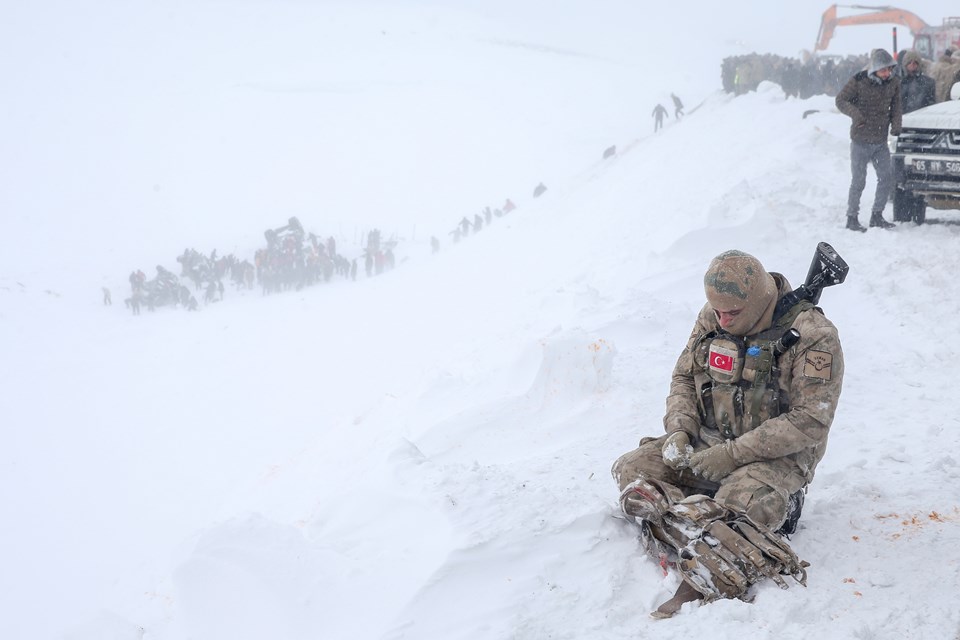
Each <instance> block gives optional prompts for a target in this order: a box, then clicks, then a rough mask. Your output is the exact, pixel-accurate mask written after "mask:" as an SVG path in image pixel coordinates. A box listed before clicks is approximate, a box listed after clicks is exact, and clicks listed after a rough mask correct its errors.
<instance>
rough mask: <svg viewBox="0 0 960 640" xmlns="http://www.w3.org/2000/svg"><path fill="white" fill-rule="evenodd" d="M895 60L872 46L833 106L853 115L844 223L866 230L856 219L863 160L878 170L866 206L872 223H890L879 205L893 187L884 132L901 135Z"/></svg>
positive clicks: (864, 173)
mask: <svg viewBox="0 0 960 640" xmlns="http://www.w3.org/2000/svg"><path fill="white" fill-rule="evenodd" d="M896 66H897V63H896V62H895V61H894V59H893V56H891V55H890V54H889V53H887V52H886V51H885V50H883V49H874V50H873V51H871V52H870V62H869V63H868V65H867V68H866V69H864V70H863V71H860V72H859V73H857V74H855V75H854V76H853V77H852V78H850V80H849V81H848V82H847V84H846V85H845V86H844V87H843V89H841V90H840V93H839V94H837V100H836V104H837V109H839V110H840V111H841V112H842V113H845V114H847V115H848V116H850V118H851V119H852V120H853V123H852V124H851V125H850V168H851V173H852V174H853V176H852V180H851V181H850V192H849V194H848V197H847V229H850V230H852V231H866V229H865V228H864V227H863V226H862V225H861V224H860V220H859V219H858V217H859V214H860V196H861V195H863V189H864V187H865V186H866V184H867V165H868V164H872V165H873V169H874V171H876V173H877V191H876V194H875V195H874V199H873V207H872V208H871V210H870V226H871V227H879V228H881V229H888V228H890V227H892V226H894V225H893V223H891V222H887V221H886V220H884V219H883V208H884V207H885V206H886V205H887V198H888V197H889V196H890V191H891V190H892V188H893V169H892V166H891V163H890V149H889V148H888V147H887V134H888V132H889V133H892V134H893V135H895V136H897V135H900V125H901V121H902V118H903V107H902V105H901V102H900V78H898V77H897V76H896V74H895V73H894V69H895V68H896Z"/></svg>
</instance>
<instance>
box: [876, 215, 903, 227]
mask: <svg viewBox="0 0 960 640" xmlns="http://www.w3.org/2000/svg"><path fill="white" fill-rule="evenodd" d="M870 226H871V227H879V228H881V229H890V228H892V227H895V226H897V225H895V224H893V223H892V222H887V221H886V220H884V219H883V214H881V213H874V214H873V215H871V216H870Z"/></svg>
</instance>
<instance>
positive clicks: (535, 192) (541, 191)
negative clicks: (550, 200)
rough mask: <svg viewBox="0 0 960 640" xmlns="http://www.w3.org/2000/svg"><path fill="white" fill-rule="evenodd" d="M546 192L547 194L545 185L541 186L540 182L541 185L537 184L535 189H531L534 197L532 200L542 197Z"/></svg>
mask: <svg viewBox="0 0 960 640" xmlns="http://www.w3.org/2000/svg"><path fill="white" fill-rule="evenodd" d="M546 192H547V185H545V184H543V183H542V182H541V183H540V184H538V185H537V186H536V187H534V189H533V197H534V198H539V197H540V196H542V195H543V194H544V193H546Z"/></svg>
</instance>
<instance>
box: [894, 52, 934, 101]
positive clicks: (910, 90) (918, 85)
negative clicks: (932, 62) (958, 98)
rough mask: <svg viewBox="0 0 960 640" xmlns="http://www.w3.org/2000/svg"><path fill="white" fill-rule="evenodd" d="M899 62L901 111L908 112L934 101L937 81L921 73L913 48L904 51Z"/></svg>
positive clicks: (917, 55)
mask: <svg viewBox="0 0 960 640" xmlns="http://www.w3.org/2000/svg"><path fill="white" fill-rule="evenodd" d="M900 64H901V65H902V67H903V78H902V79H901V80H900V103H901V104H902V105H903V112H904V113H910V112H911V111H916V110H917V109H922V108H924V107H929V106H930V105H931V104H933V103H935V102H936V101H937V97H936V89H937V83H936V82H934V80H933V78H931V77H930V76H927V75H924V74H923V73H922V71H921V67H920V54H919V53H917V52H916V51H914V50H913V49H910V50H909V51H904V53H903V57H902V59H901V60H900Z"/></svg>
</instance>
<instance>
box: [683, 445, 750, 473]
mask: <svg viewBox="0 0 960 640" xmlns="http://www.w3.org/2000/svg"><path fill="white" fill-rule="evenodd" d="M732 444H733V443H732V442H729V441H728V442H722V443H720V444H716V445H713V446H712V447H710V448H709V449H704V450H703V451H700V452H699V453H695V454H693V455H692V456H690V470H691V471H693V472H694V473H695V474H697V475H698V476H700V477H701V478H703V479H704V480H709V481H710V482H720V481H721V480H723V479H724V478H726V477H727V476H728V475H730V474H731V473H732V472H733V470H734V469H736V468H737V467H739V466H740V464H739V463H738V462H737V461H736V460H734V458H733V453H732V452H731V451H730V449H731V447H732Z"/></svg>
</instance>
